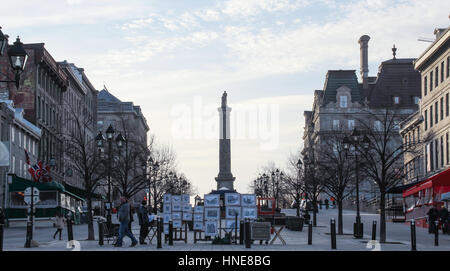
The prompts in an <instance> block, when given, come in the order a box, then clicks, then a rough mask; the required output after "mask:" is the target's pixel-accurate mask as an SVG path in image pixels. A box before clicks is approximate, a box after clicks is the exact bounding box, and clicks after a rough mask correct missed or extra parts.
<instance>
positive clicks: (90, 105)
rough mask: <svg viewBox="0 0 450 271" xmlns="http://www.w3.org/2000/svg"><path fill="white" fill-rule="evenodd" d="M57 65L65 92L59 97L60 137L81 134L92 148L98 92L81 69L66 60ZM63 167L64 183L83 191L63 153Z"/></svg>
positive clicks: (80, 180) (71, 164) (78, 177)
mask: <svg viewBox="0 0 450 271" xmlns="http://www.w3.org/2000/svg"><path fill="white" fill-rule="evenodd" d="M58 65H59V66H60V67H61V68H62V70H63V72H64V73H65V74H66V76H67V90H66V91H65V92H64V93H63V97H62V100H63V108H62V109H63V113H62V114H63V115H62V120H63V122H62V134H63V136H64V138H66V139H70V138H76V139H79V138H80V136H81V134H80V133H79V132H80V131H81V132H82V134H84V137H85V140H86V142H90V143H91V144H93V145H94V144H95V142H94V141H95V136H96V135H97V95H98V91H97V90H96V89H95V88H94V87H93V85H92V84H91V82H90V81H89V79H88V78H87V76H86V74H85V73H84V69H82V68H78V67H77V66H75V64H73V63H68V62H67V61H63V62H59V63H58ZM64 144H65V145H66V143H64ZM64 149H65V150H66V149H67V148H64ZM64 166H65V171H64V183H65V184H68V185H71V186H75V187H77V188H80V189H84V187H83V177H82V176H80V175H79V174H78V173H77V171H74V170H73V168H74V166H73V161H72V160H71V159H70V158H69V156H68V154H67V152H64Z"/></svg>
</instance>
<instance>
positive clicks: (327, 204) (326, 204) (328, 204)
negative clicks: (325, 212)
mask: <svg viewBox="0 0 450 271" xmlns="http://www.w3.org/2000/svg"><path fill="white" fill-rule="evenodd" d="M329 206H330V202H329V201H328V199H325V208H327V209H328V207H329Z"/></svg>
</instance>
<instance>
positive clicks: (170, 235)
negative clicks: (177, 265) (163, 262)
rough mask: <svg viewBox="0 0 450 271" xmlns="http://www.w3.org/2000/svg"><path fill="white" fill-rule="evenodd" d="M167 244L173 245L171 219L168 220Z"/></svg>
mask: <svg viewBox="0 0 450 271" xmlns="http://www.w3.org/2000/svg"><path fill="white" fill-rule="evenodd" d="M169 246H173V221H172V220H170V221H169Z"/></svg>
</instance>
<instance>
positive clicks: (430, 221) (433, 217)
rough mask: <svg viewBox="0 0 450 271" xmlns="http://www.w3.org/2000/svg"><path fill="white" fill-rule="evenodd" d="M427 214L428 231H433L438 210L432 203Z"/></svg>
mask: <svg viewBox="0 0 450 271" xmlns="http://www.w3.org/2000/svg"><path fill="white" fill-rule="evenodd" d="M427 215H428V233H434V231H435V230H437V229H436V223H435V222H436V220H438V218H439V211H438V210H437V209H436V207H435V206H434V205H433V207H431V208H430V210H428V212H427Z"/></svg>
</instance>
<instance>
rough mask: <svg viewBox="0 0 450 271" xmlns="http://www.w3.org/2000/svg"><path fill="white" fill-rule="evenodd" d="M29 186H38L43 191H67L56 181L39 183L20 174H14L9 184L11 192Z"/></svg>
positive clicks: (21, 190)
mask: <svg viewBox="0 0 450 271" xmlns="http://www.w3.org/2000/svg"><path fill="white" fill-rule="evenodd" d="M27 187H36V188H37V189H39V190H41V191H59V192H65V191H66V190H65V188H64V186H63V185H62V184H60V183H57V182H55V181H53V182H49V183H37V182H33V181H31V180H27V179H24V178H21V177H18V176H13V177H12V183H11V184H10V185H9V192H23V191H25V189H26V188H27Z"/></svg>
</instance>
